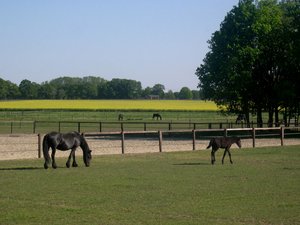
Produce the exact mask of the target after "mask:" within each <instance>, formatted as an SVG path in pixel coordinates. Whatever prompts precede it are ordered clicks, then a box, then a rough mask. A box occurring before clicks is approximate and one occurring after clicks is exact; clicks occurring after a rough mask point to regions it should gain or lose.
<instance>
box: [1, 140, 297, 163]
mask: <svg viewBox="0 0 300 225" xmlns="http://www.w3.org/2000/svg"><path fill="white" fill-rule="evenodd" d="M41 139H42V138H41ZM87 142H88V144H89V146H90V149H92V151H93V152H92V155H105V154H121V153H122V148H121V145H122V144H121V140H120V139H118V138H109V137H106V138H103V137H101V138H90V137H88V138H87ZM208 142H209V141H208V140H196V143H195V144H196V150H204V149H206V147H207V145H208ZM252 145H253V143H252V139H242V147H243V148H251V147H252ZM280 145H281V141H280V138H276V139H275V138H273V139H256V142H255V146H256V147H265V146H280ZM284 145H300V138H299V139H285V140H284ZM232 148H233V149H234V148H237V146H236V145H233V146H232ZM124 149H125V154H128V153H149V152H159V142H158V139H157V138H138V139H134V138H128V139H126V138H125V148H124ZM192 149H193V143H192V140H191V139H190V140H189V139H174V138H173V139H170V138H164V139H163V143H162V151H163V152H172V151H192ZM68 154H69V151H66V152H62V151H57V152H56V156H57V157H67V156H68ZM76 155H78V156H82V151H81V150H80V149H78V151H77V152H76ZM41 157H43V156H42V154H41ZM33 158H38V136H37V135H23V134H22V135H1V136H0V160H12V159H33Z"/></svg>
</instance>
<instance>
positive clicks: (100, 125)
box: [99, 122, 102, 133]
mask: <svg viewBox="0 0 300 225" xmlns="http://www.w3.org/2000/svg"><path fill="white" fill-rule="evenodd" d="M99 132H100V133H101V132H102V123H101V122H99Z"/></svg>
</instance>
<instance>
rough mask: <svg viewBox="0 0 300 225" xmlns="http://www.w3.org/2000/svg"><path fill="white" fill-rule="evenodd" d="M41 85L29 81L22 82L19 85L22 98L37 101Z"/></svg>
mask: <svg viewBox="0 0 300 225" xmlns="http://www.w3.org/2000/svg"><path fill="white" fill-rule="evenodd" d="M38 89H39V84H37V83H35V82H31V81H29V80H26V79H25V80H22V81H21V83H20V85H19V90H20V93H21V98H23V99H37V98H38Z"/></svg>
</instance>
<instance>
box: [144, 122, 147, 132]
mask: <svg viewBox="0 0 300 225" xmlns="http://www.w3.org/2000/svg"><path fill="white" fill-rule="evenodd" d="M146 130H147V123H144V131H146Z"/></svg>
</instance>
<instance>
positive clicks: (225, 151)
mask: <svg viewBox="0 0 300 225" xmlns="http://www.w3.org/2000/svg"><path fill="white" fill-rule="evenodd" d="M227 151H228V150H227V148H225V150H224V154H223V158H222V164H224V158H225V156H226V153H227Z"/></svg>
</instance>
